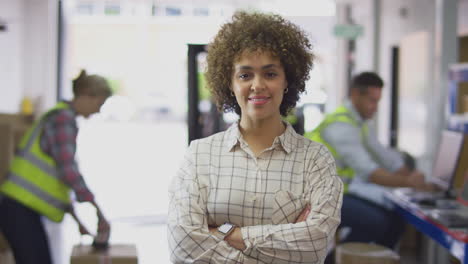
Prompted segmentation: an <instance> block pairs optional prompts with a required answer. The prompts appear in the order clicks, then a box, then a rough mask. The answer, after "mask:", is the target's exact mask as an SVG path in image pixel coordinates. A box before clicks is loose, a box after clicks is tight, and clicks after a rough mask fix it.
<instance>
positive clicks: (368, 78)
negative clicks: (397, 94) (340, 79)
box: [350, 72, 384, 94]
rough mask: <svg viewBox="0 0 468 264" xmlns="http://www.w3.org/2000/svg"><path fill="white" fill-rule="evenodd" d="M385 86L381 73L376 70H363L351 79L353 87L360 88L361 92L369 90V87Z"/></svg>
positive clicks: (351, 86)
mask: <svg viewBox="0 0 468 264" xmlns="http://www.w3.org/2000/svg"><path fill="white" fill-rule="evenodd" d="M383 86H384V82H383V80H382V78H380V76H379V75H377V74H376V73H374V72H363V73H360V74H358V75H356V76H354V78H353V79H352V80H351V85H350V88H351V89H359V92H360V93H361V94H364V93H366V92H367V89H368V88H369V87H378V88H382V87H383Z"/></svg>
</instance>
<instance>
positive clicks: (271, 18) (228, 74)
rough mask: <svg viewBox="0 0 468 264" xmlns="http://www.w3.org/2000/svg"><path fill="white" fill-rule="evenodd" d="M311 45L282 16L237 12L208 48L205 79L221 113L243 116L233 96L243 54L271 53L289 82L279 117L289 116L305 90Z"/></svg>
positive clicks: (310, 62) (310, 57)
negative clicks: (236, 69) (234, 77)
mask: <svg viewBox="0 0 468 264" xmlns="http://www.w3.org/2000/svg"><path fill="white" fill-rule="evenodd" d="M311 49H312V47H311V44H310V42H309V40H308V38H307V36H306V34H305V32H304V31H302V30H301V29H300V28H299V27H298V26H296V25H294V24H292V23H291V22H289V21H287V20H285V19H284V18H282V17H281V16H279V15H274V14H262V13H247V12H245V11H239V12H236V13H235V14H234V15H233V19H232V22H230V23H226V24H224V25H223V26H222V27H221V29H220V31H219V32H218V34H217V35H216V37H215V39H214V40H213V41H212V42H211V43H210V44H209V46H208V55H207V71H206V73H205V77H206V80H207V84H208V87H209V89H210V91H211V93H212V95H213V99H214V100H215V102H216V104H217V106H218V109H219V110H220V111H224V112H229V111H232V110H234V111H235V112H236V113H237V114H238V115H241V109H240V106H239V104H238V103H237V101H236V98H235V97H234V96H232V93H231V82H232V74H233V66H234V62H235V61H236V60H238V59H239V58H240V56H241V55H242V53H243V52H244V51H262V52H269V53H270V54H272V56H275V57H277V58H279V59H280V62H281V64H282V66H283V68H284V71H285V74H286V80H287V82H288V92H287V93H286V94H284V97H283V101H282V102H281V105H280V113H281V115H283V116H286V115H287V114H288V112H289V110H291V109H292V108H294V107H295V106H296V103H297V101H298V100H299V95H300V94H301V93H303V92H304V90H305V82H306V81H307V80H308V79H309V72H310V70H311V69H312V61H313V59H314V55H313V53H312V52H311Z"/></svg>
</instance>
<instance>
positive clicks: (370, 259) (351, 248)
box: [336, 243, 400, 264]
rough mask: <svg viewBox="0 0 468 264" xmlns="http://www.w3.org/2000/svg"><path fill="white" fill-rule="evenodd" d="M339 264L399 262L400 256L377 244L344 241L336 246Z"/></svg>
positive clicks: (394, 263)
mask: <svg viewBox="0 0 468 264" xmlns="http://www.w3.org/2000/svg"><path fill="white" fill-rule="evenodd" d="M336 263H337V264H398V263H400V256H399V255H398V254H397V253H395V252H394V251H392V250H390V249H388V248H386V247H383V246H380V245H375V244H367V243H344V244H341V245H339V246H337V248H336Z"/></svg>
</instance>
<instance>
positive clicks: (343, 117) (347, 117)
mask: <svg viewBox="0 0 468 264" xmlns="http://www.w3.org/2000/svg"><path fill="white" fill-rule="evenodd" d="M336 122H343V123H348V124H351V125H353V126H355V127H357V128H360V130H361V140H362V141H363V142H365V138H367V135H368V128H367V124H366V123H364V124H363V125H362V126H361V125H360V124H359V123H358V121H357V120H355V119H354V118H353V116H352V114H351V112H350V110H349V109H348V108H346V107H345V106H340V107H338V108H337V109H336V110H335V112H333V113H330V114H328V115H326V116H325V118H324V120H323V121H322V122H321V123H320V125H319V126H318V127H317V128H315V129H314V130H313V131H310V132H307V133H306V134H305V135H304V136H305V137H307V138H309V139H310V140H313V141H315V142H319V143H322V144H324V145H325V146H326V147H327V148H328V150H329V151H330V152H331V153H332V155H333V157H334V158H335V160H336V161H337V168H336V170H337V173H338V175H339V176H340V178H341V180H343V183H344V191H345V192H347V191H348V185H349V183H351V180H352V179H353V178H354V175H355V174H356V173H355V171H354V169H353V168H351V167H349V166H343V164H344V162H342V158H341V156H340V154H339V153H338V152H337V151H336V149H335V148H334V147H333V146H331V145H330V144H329V143H328V142H327V141H325V140H324V139H323V137H322V132H323V130H324V129H325V128H326V127H328V126H329V125H330V124H332V123H336Z"/></svg>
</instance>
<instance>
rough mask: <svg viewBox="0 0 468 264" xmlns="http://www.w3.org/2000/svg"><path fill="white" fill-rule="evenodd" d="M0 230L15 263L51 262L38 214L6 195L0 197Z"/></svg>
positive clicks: (45, 235)
mask: <svg viewBox="0 0 468 264" xmlns="http://www.w3.org/2000/svg"><path fill="white" fill-rule="evenodd" d="M0 230H1V231H2V233H3V234H4V235H5V238H6V240H7V241H8V243H9V244H10V246H11V249H12V251H13V256H14V257H15V261H16V264H51V263H52V260H51V256H50V251H49V242H48V238H47V234H46V232H45V229H44V226H43V225H42V222H41V218H40V215H39V214H37V213H36V212H35V211H33V210H31V209H29V208H27V207H25V206H23V205H22V204H20V203H18V202H16V201H15V200H12V199H10V198H8V197H5V196H1V197H0Z"/></svg>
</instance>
